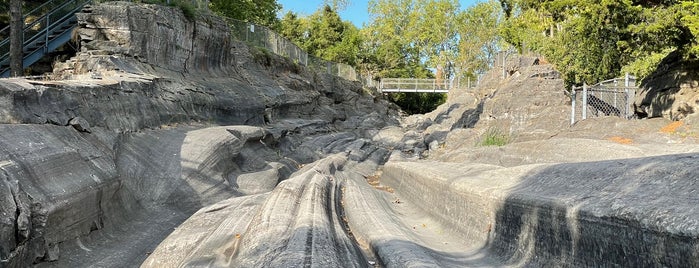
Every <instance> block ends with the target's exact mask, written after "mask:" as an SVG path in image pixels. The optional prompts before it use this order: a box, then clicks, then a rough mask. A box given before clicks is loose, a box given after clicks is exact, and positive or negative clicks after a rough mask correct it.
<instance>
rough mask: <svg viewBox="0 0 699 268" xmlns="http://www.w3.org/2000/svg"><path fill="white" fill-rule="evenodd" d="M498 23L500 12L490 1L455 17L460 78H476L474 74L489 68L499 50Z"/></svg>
mask: <svg viewBox="0 0 699 268" xmlns="http://www.w3.org/2000/svg"><path fill="white" fill-rule="evenodd" d="M502 20H503V12H502V9H501V8H500V5H499V4H498V3H497V2H496V1H494V0H491V1H488V2H481V3H478V4H476V5H474V6H472V7H469V8H468V9H466V10H465V11H464V12H462V13H460V14H459V18H458V22H459V27H458V29H457V30H458V34H459V43H458V58H457V61H456V66H457V69H458V70H459V73H458V75H459V76H460V78H461V79H466V78H477V74H481V73H485V72H486V71H488V70H489V69H490V68H491V67H492V66H493V63H494V61H495V55H496V54H497V53H498V51H499V50H500V49H501V47H502V44H501V42H502V41H501V38H500V35H499V31H498V29H499V28H500V27H501V23H502Z"/></svg>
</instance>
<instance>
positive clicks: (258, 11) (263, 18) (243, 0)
mask: <svg viewBox="0 0 699 268" xmlns="http://www.w3.org/2000/svg"><path fill="white" fill-rule="evenodd" d="M280 8H281V6H280V5H279V4H278V3H277V1H276V0H254V1H252V0H210V2H209V9H211V11H213V12H215V13H216V14H218V15H220V16H223V17H228V18H232V19H236V20H241V21H247V22H252V23H255V24H258V25H264V26H268V27H270V28H275V29H276V27H277V26H278V23H279V19H278V18H277V12H278V11H279V9H280Z"/></svg>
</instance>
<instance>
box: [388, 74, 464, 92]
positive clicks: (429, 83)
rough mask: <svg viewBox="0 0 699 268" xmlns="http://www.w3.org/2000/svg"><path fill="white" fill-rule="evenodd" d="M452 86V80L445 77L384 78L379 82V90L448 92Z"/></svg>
mask: <svg viewBox="0 0 699 268" xmlns="http://www.w3.org/2000/svg"><path fill="white" fill-rule="evenodd" d="M451 87H452V85H451V83H450V81H449V80H444V79H418V78H384V79H381V82H380V83H379V92H380V93H392V92H419V93H447V92H449V89H450V88H451Z"/></svg>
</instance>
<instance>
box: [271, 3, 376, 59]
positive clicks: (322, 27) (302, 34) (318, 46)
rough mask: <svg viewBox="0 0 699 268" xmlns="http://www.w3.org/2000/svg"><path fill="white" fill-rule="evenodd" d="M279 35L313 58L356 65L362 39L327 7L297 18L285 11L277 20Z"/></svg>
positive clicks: (350, 26)
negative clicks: (278, 21)
mask: <svg viewBox="0 0 699 268" xmlns="http://www.w3.org/2000/svg"><path fill="white" fill-rule="evenodd" d="M279 29H280V30H279V31H280V33H281V34H282V35H283V36H285V37H286V38H289V40H291V41H293V42H294V43H296V44H297V45H299V47H301V48H302V49H303V50H305V51H306V52H308V53H309V54H311V55H314V56H316V57H319V58H322V59H325V60H328V61H333V62H339V63H345V64H348V65H351V66H357V64H358V62H359V58H360V56H359V55H360V45H361V43H362V38H361V36H360V35H359V29H357V27H355V26H354V25H353V24H352V23H350V22H349V21H342V19H340V16H339V15H338V14H337V12H335V10H333V9H332V8H331V7H330V6H325V7H323V8H322V9H319V10H318V11H316V12H315V13H313V14H312V15H310V16H308V17H305V18H299V17H298V16H297V15H296V14H294V13H291V12H288V13H286V14H285V15H284V17H283V18H282V19H281V22H280V26H279Z"/></svg>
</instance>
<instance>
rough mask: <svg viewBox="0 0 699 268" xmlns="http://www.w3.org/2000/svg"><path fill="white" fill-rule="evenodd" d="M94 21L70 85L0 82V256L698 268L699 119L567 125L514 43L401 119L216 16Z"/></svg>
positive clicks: (69, 73)
mask: <svg viewBox="0 0 699 268" xmlns="http://www.w3.org/2000/svg"><path fill="white" fill-rule="evenodd" d="M79 18H80V23H81V27H80V29H79V30H78V32H77V33H78V35H79V36H80V38H81V43H82V45H81V46H82V49H81V52H80V53H79V54H78V55H77V56H76V57H74V58H73V59H71V60H69V61H67V62H65V63H59V64H57V66H56V69H55V73H54V76H56V77H61V78H63V79H62V80H58V81H30V80H24V79H5V80H0V102H2V104H3V105H2V107H0V109H1V110H0V121H2V122H3V123H4V124H3V125H0V157H1V158H0V170H1V171H2V172H0V267H26V266H29V265H32V264H36V265H37V266H40V267H134V266H139V265H140V266H143V267H190V266H202V267H299V266H304V267H308V266H313V267H376V266H378V267H490V266H527V267H532V266H534V267H538V266H553V267H560V266H563V267H571V266H572V267H606V266H624V267H657V266H667V267H695V266H699V253H698V252H699V243H698V240H699V211H697V207H696V204H697V202H699V200H698V199H697V196H699V195H697V194H698V193H699V175H697V174H699V165H697V164H696V163H697V159H698V157H699V146H697V137H698V136H697V135H698V134H697V133H699V129H698V128H697V126H696V125H695V122H697V121H696V120H694V121H693V120H690V119H691V116H688V118H690V119H688V120H685V121H680V122H679V123H678V122H675V123H672V122H670V121H666V120H664V119H652V120H638V121H626V120H622V119H616V118H596V119H590V120H585V121H581V122H578V123H577V124H576V125H574V126H569V125H568V124H569V119H568V116H569V114H570V110H569V109H570V108H569V104H568V103H567V101H568V100H567V97H566V96H565V95H564V93H563V90H564V89H563V87H562V85H563V82H562V80H561V79H560V77H559V75H558V73H557V72H556V71H555V70H554V69H553V66H550V65H545V64H541V65H539V64H538V62H539V61H538V60H537V59H536V58H528V57H521V58H517V57H515V60H513V61H512V62H509V63H507V64H506V70H507V75H508V77H507V78H505V79H503V78H502V77H501V70H499V69H497V70H494V71H492V72H490V73H488V74H486V75H485V76H484V79H483V80H482V81H481V84H480V85H479V87H477V88H476V89H471V90H454V91H453V92H450V93H449V99H448V101H447V103H446V104H444V105H443V106H441V107H439V108H438V109H437V110H436V111H434V112H431V113H429V114H425V115H416V116H411V117H408V118H398V116H397V115H398V112H397V111H396V110H394V109H393V108H391V107H394V106H392V105H389V104H388V103H386V102H385V101H383V100H382V98H381V97H380V96H372V95H370V94H369V93H368V92H369V91H364V90H363V89H362V88H361V85H360V84H359V83H357V82H350V81H346V80H343V79H341V78H338V77H333V76H330V75H327V74H322V73H315V72H312V71H309V70H306V69H304V68H298V66H293V65H292V64H291V63H290V62H289V61H287V60H285V59H283V58H281V57H277V56H271V58H270V61H269V62H268V61H265V62H258V61H256V60H255V58H254V57H253V56H252V55H253V53H254V51H253V50H254V49H255V48H249V47H248V46H247V45H245V44H243V43H240V42H237V41H234V40H231V39H230V38H229V36H228V31H229V30H228V28H227V27H226V26H225V24H224V23H223V22H222V21H220V20H218V19H216V18H211V17H207V18H202V19H198V20H189V19H187V18H185V17H184V16H183V15H182V14H181V13H180V11H179V10H178V9H177V8H170V7H161V6H154V5H141V4H134V3H127V2H109V3H105V4H100V5H95V6H92V7H90V8H88V9H86V10H85V11H84V12H83V13H82V14H80V15H79ZM153 21H155V22H157V23H152V22H153ZM493 129H496V130H498V131H499V133H502V134H505V135H507V136H508V139H507V143H506V144H505V145H504V146H483V145H482V144H483V140H484V138H485V136H486V135H488V134H487V133H489V130H493Z"/></svg>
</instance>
